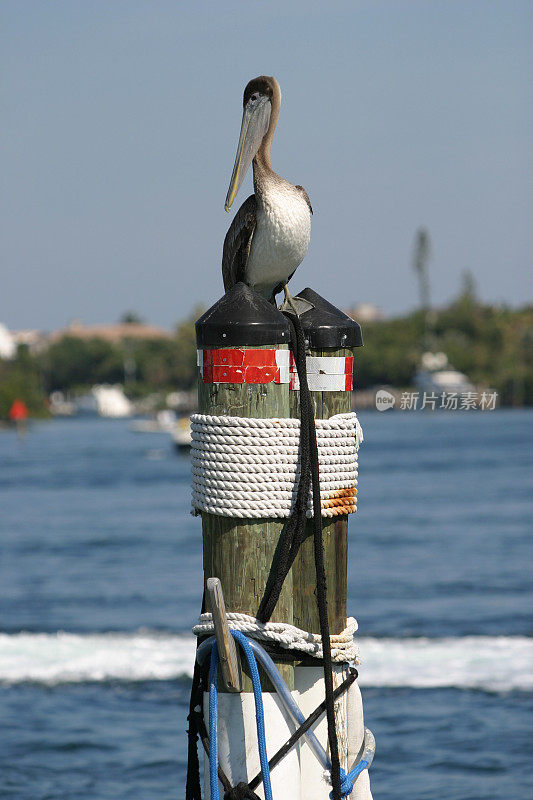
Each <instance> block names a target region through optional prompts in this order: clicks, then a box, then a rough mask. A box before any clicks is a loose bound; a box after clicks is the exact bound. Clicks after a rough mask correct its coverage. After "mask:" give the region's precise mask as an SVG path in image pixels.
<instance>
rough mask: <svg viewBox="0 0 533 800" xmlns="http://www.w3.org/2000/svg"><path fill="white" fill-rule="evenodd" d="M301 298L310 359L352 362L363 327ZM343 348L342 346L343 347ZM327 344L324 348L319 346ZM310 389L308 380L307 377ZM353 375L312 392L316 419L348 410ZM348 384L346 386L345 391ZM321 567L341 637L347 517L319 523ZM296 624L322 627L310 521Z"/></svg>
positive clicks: (295, 412)
mask: <svg viewBox="0 0 533 800" xmlns="http://www.w3.org/2000/svg"><path fill="white" fill-rule="evenodd" d="M298 296H299V297H301V298H303V299H305V300H308V301H309V302H311V303H313V305H314V308H313V309H312V310H310V311H308V312H306V313H304V314H302V315H301V317H300V321H301V323H302V327H303V329H304V333H305V337H306V344H308V347H309V349H308V355H309V356H311V357H312V356H316V357H328V358H334V357H340V358H343V359H344V358H352V357H353V353H354V348H356V347H360V346H361V345H362V338H361V329H360V327H359V325H358V324H357V323H356V322H354V321H353V320H352V319H350V318H349V317H348V316H347V315H346V314H344V313H343V312H342V311H340V310H339V309H337V308H335V307H334V306H332V305H331V304H330V303H328V302H327V301H325V300H324V298H322V297H320V295H318V294H317V293H316V292H314V291H312V290H311V289H305V290H304V291H303V292H300V294H299V295H298ZM341 344H345V345H346V346H344V347H342V346H340V345H341ZM321 345H328V346H321ZM309 383H310V387H311V386H312V376H311V375H310V376H309ZM350 383H351V376H350V379H349V380H348V376H347V380H346V383H345V387H344V389H343V390H338V391H334V390H331V389H321V390H315V391H313V390H312V389H311V399H312V402H313V406H314V412H315V418H316V419H329V418H330V417H332V416H334V415H335V414H346V413H348V412H349V411H351V404H352V392H351V385H350ZM347 385H348V386H349V387H350V388H349V389H347V388H346V387H347ZM289 406H290V413H291V416H292V417H299V415H300V392H299V391H298V390H291V391H290V399H289ZM322 531H323V535H322V537H323V539H322V540H323V544H324V566H325V570H326V581H327V601H328V616H329V625H330V630H331V633H332V634H336V633H340V632H341V631H342V630H344V628H345V626H346V593H347V570H348V515H347V514H343V515H340V516H336V517H323V519H322ZM293 589H294V605H293V618H294V624H295V625H296V626H297V627H298V628H302V629H303V630H306V631H313V632H318V631H319V630H320V623H319V617H318V607H317V602H316V578H315V558H314V546H313V529H312V520H308V522H307V534H306V538H305V540H304V542H303V543H302V546H301V548H300V552H299V553H298V556H297V557H296V560H295V562H294V565H293Z"/></svg>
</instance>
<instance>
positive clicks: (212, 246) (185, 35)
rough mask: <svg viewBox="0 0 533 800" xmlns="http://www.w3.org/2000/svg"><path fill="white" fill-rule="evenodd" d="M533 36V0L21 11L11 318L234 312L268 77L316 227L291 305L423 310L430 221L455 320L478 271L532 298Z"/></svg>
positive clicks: (13, 38)
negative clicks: (276, 89)
mask: <svg viewBox="0 0 533 800" xmlns="http://www.w3.org/2000/svg"><path fill="white" fill-rule="evenodd" d="M532 34H533V3H531V2H530V0H527V1H526V2H515V0H498V2H495V1H493V0H479V1H476V2H473V1H472V0H442V2H438V1H437V0H374V1H373V2H370V0H364V1H361V2H357V0H350V1H348V0H347V1H346V2H335V0H329V2H327V3H326V2H312V0H298V1H297V2H290V1H289V0H285V1H284V2H279V1H278V0H253V1H252V0H223V1H222V0H220V1H217V2H214V0H213V1H212V2H201V0H169V1H168V2H166V0H151V1H150V2H138V1H137V0H113V1H112V2H110V0H91V2H87V1H86V0H63V1H62V2H58V1H57V0H46V1H45V0H31V1H30V0H3V2H2V4H1V6H0V67H1V74H2V87H1V107H2V113H1V117H2V128H3V134H2V151H1V156H0V173H1V182H2V187H1V209H0V211H1V213H0V241H1V260H2V265H1V282H0V321H3V322H5V323H6V324H8V325H9V326H10V327H13V328H19V327H39V328H44V329H50V328H54V327H57V326H60V325H63V324H65V323H66V322H67V321H68V320H69V319H72V318H75V317H77V318H80V319H81V320H82V321H83V322H86V323H92V322H102V321H113V320H116V319H117V318H118V316H119V315H120V313H121V312H123V311H124V310H126V309H134V310H137V311H138V312H139V313H140V314H141V315H142V316H143V317H145V318H146V319H148V320H150V321H152V322H154V323H158V324H161V325H165V326H170V325H171V324H173V323H174V322H175V321H176V320H178V319H180V318H182V317H184V316H185V315H186V314H188V312H189V311H190V310H191V308H192V306H193V305H194V304H196V303H211V302H213V301H214V300H215V299H216V298H217V297H219V296H220V295H221V294H222V282H221V277H220V258H221V249H222V242H223V238H224V234H225V231H226V229H227V227H228V225H229V223H230V221H231V216H230V215H228V214H226V213H225V212H224V198H225V195H226V191H227V187H228V182H229V178H230V174H231V169H232V166H233V159H234V155H235V148H236V143H237V136H238V130H239V126H240V117H241V97H242V90H243V87H244V85H245V84H246V82H247V81H248V80H249V79H250V78H252V77H255V76H256V75H258V74H262V73H263V74H264V73H266V74H271V75H275V76H276V77H277V78H278V80H279V82H280V84H281V88H282V92H283V102H282V109H281V117H280V123H279V126H278V129H277V133H276V138H275V141H274V148H273V155H272V160H273V164H274V168H275V169H276V170H277V171H278V172H279V173H280V174H281V175H283V176H284V177H286V178H287V179H289V180H291V181H293V182H294V183H301V184H302V185H303V186H305V187H306V189H307V191H308V193H309V195H310V197H311V201H312V203H313V207H314V210H315V216H314V218H313V230H312V237H311V246H310V250H309V253H308V255H307V257H306V259H305V261H304V262H303V264H302V265H301V266H300V267H299V269H298V272H297V273H296V276H295V277H294V279H293V281H292V289H293V291H297V290H298V289H300V288H303V287H304V286H307V285H310V286H312V287H313V288H315V289H316V290H317V291H319V292H321V293H322V294H324V295H325V296H326V297H328V298H329V299H330V300H331V301H333V302H335V303H336V304H338V305H347V304H350V303H355V302H363V301H364V302H374V303H376V304H378V305H380V306H381V307H382V308H384V309H385V310H386V311H387V312H389V313H391V312H392V313H395V312H400V311H404V310H406V309H408V308H411V307H413V305H414V304H415V303H416V297H417V293H416V283H415V278H414V275H413V273H412V270H411V267H410V257H411V250H412V242H413V236H414V233H415V231H416V229H417V227H418V226H419V225H421V224H423V225H425V226H427V228H428V229H429V231H430V235H431V238H432V242H433V249H434V257H433V260H432V262H431V284H432V296H433V300H434V302H435V303H437V304H442V303H444V302H446V301H447V300H449V299H450V298H451V297H452V296H453V295H454V294H455V293H456V292H457V290H458V286H459V282H460V276H461V273H462V271H463V270H465V269H469V270H471V271H472V272H473V273H474V275H475V277H476V280H477V282H478V287H479V293H480V295H481V297H482V298H483V299H485V300H490V301H499V302H506V303H509V304H513V305H517V304H522V303H524V302H526V301H528V300H531V299H532V296H533V280H532V263H531V262H532V253H533V164H532V160H533V159H532V142H533V104H532V102H531V101H532V97H531V86H532V80H533V57H532V48H531V42H532V39H533V36H532ZM250 187H251V181H250V178H248V179H247V181H246V183H245V185H244V186H243V188H242V189H241V193H240V195H239V197H238V202H237V203H236V206H234V207H235V208H236V207H238V205H239V202H242V200H244V199H245V197H246V196H247V194H248V192H249V190H250Z"/></svg>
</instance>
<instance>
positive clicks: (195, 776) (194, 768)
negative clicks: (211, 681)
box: [185, 590, 205, 800]
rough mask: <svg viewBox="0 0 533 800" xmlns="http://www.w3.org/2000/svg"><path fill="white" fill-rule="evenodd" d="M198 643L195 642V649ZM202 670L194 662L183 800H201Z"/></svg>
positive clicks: (203, 598)
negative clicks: (198, 716) (198, 717)
mask: <svg viewBox="0 0 533 800" xmlns="http://www.w3.org/2000/svg"><path fill="white" fill-rule="evenodd" d="M204 611H205V590H204V593H203V597H202V614H203V613H204ZM198 645H199V641H198V640H196V649H198ZM202 683H203V670H202V667H201V666H200V664H199V663H198V660H197V659H195V660H194V672H193V676H192V686H191V696H190V698H189V715H188V717H187V720H188V722H189V727H188V729H187V736H188V747H187V783H186V786H185V800H202V787H201V786H200V763H199V761H198V726H197V724H196V718H195V713H196V709H197V708H200V709H201V708H202V706H203V701H204V698H203V686H202Z"/></svg>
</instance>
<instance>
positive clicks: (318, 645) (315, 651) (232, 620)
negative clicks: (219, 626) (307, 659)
mask: <svg viewBox="0 0 533 800" xmlns="http://www.w3.org/2000/svg"><path fill="white" fill-rule="evenodd" d="M227 618H228V625H229V627H230V628H233V629H234V630H238V631H241V633H244V634H246V636H250V637H251V638H252V639H256V640H257V641H262V642H272V643H274V644H278V645H280V646H281V647H283V648H284V649H286V650H296V651H298V652H300V653H305V654H306V655H309V656H312V657H313V658H322V637H321V636H320V634H319V633H309V632H308V631H303V630H301V629H300V628H296V627H295V626H294V625H289V624H288V623H286V622H266V623H263V622H259V620H257V619H256V618H255V617H252V616H250V615H249V614H238V613H231V612H230V613H228V614H227ZM357 627H358V625H357V620H356V619H354V617H348V619H347V620H346V627H345V629H344V630H343V631H342V632H341V633H339V634H336V635H332V636H330V637H329V639H330V642H331V659H332V661H335V662H337V663H338V662H343V663H346V662H348V661H353V662H355V663H356V664H358V663H359V648H358V647H357V645H356V643H355V641H354V634H355V632H356V630H357ZM192 632H193V633H194V634H195V635H196V636H212V635H213V633H214V632H215V628H214V625H213V618H212V616H211V614H210V613H209V612H206V613H205V614H200V617H199V618H198V624H197V625H195V626H194V627H193V629H192Z"/></svg>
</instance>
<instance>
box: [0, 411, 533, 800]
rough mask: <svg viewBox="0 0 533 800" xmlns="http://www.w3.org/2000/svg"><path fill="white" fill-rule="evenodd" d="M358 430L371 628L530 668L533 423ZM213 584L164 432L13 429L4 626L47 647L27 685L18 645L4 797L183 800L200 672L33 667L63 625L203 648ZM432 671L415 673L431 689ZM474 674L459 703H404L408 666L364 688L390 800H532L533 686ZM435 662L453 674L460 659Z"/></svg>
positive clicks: (362, 592) (5, 518)
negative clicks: (194, 676) (66, 674)
mask: <svg viewBox="0 0 533 800" xmlns="http://www.w3.org/2000/svg"><path fill="white" fill-rule="evenodd" d="M360 419H361V422H362V425H363V428H364V432H365V442H364V444H363V445H362V447H361V451H360V478H359V510H358V513H357V515H356V516H355V517H352V519H351V522H350V561H349V563H350V582H349V603H348V605H349V610H350V613H352V614H354V615H355V616H356V617H357V618H358V621H359V628H360V633H361V635H362V636H364V637H370V639H372V641H374V642H375V643H376V644H377V645H379V643H380V642H381V640H382V639H383V638H384V637H393V638H394V639H397V640H399V641H400V643H401V642H405V643H406V644H405V647H406V652H407V651H408V650H409V647H410V645H409V642H411V641H412V637H428V644H431V642H433V641H434V640H440V639H442V637H451V639H450V641H453V642H455V643H456V647H457V648H459V649H461V648H462V647H463V642H464V649H465V653H466V655H467V656H468V648H469V647H471V642H472V641H476V640H475V639H474V640H471V639H470V638H466V637H495V636H500V637H507V638H506V639H505V640H503V641H504V646H505V648H506V649H508V650H509V652H510V653H511V654H512V653H513V652H514V650H513V649H512V648H514V647H515V644H516V641H517V640H516V638H515V637H523V636H529V635H531V608H532V607H533V603H532V599H533V598H532V593H533V590H532V587H531V580H530V570H531V567H530V564H531V547H532V545H531V535H530V534H531V512H532V503H531V497H532V486H531V468H530V460H531V449H532V434H531V431H532V428H533V413H531V412H529V411H513V412H511V411H498V412H492V413H475V412H471V413H469V412H466V413H458V412H456V413H449V414H438V413H434V414H432V413H428V414H423V413H409V412H398V413H393V412H387V413H383V414H378V413H374V414H371V413H368V414H361V415H360ZM201 583H202V579H201V531H200V523H199V521H198V520H197V519H195V518H193V517H191V516H190V514H189V463H188V457H187V456H178V455H176V454H175V453H174V452H173V450H172V449H171V446H170V443H169V441H168V440H167V439H166V438H165V437H162V436H160V435H157V434H153V435H152V434H142V435H140V434H135V433H133V432H131V431H130V430H129V427H128V422H125V421H107V420H65V421H53V422H49V423H42V424H35V425H34V426H33V427H32V428H31V430H30V432H29V434H28V435H27V437H26V438H25V439H24V440H23V441H22V442H19V441H18V440H17V439H16V437H15V435H14V434H13V433H12V432H0V587H1V588H0V600H1V605H0V609H1V617H0V630H1V631H3V632H4V633H5V634H7V636H6V637H4V639H5V641H6V642H7V643H8V644H9V642H11V641H18V636H17V635H18V634H19V632H22V631H23V632H27V633H34V634H47V636H44V637H39V636H36V637H35V636H34V637H33V638H32V636H28V637H27V638H26V639H24V638H23V639H22V640H21V641H22V644H23V646H24V648H26V650H24V652H22V651H21V653H22V654H20V653H19V651H17V653H19V655H17V658H19V657H20V659H21V661H20V674H21V675H22V676H23V677H22V678H21V679H20V680H17V679H16V677H15V678H13V675H15V676H16V675H17V663H18V662H15V666H14V668H13V664H12V663H11V667H9V664H8V661H7V656H6V652H7V651H6V652H4V653H3V652H2V646H1V645H0V679H2V676H3V678H4V683H3V685H2V686H1V687H0V797H12V798H20V800H45V798H47V799H48V800H51V799H52V798H58V799H59V798H71V797H72V798H74V797H76V798H91V799H92V798H94V800H118V799H119V798H126V797H128V798H135V800H149V799H150V800H155V798H169V800H170V798H175V799H176V800H178V799H181V798H183V797H184V777H185V769H186V735H185V729H186V719H185V717H186V705H187V700H188V692H189V687H190V678H189V675H188V669H184V670H182V671H181V674H177V675H176V676H175V677H174V678H173V679H171V680H168V679H164V680H163V679H162V680H148V681H147V680H140V679H135V675H134V676H133V678H132V679H131V680H124V679H119V678H111V679H109V678H105V679H103V678H99V677H98V668H97V667H98V665H97V664H96V663H95V664H92V662H91V660H90V659H91V654H90V652H89V654H86V653H84V658H85V662H84V663H85V666H84V667H83V669H81V668H80V676H81V677H80V678H79V680H76V678H75V677H74V678H72V679H71V681H70V682H69V683H66V682H65V681H64V680H63V679H62V678H61V677H60V676H59V674H58V673H55V672H54V669H55V667H53V666H52V667H51V672H50V676H49V679H46V680H44V679H42V678H41V677H35V675H34V674H33V672H32V663H35V664H36V665H39V663H40V660H41V661H42V660H43V659H44V658H46V657H48V655H49V650H50V647H52V646H53V642H54V636H53V634H55V633H56V632H57V631H60V630H63V631H71V632H78V633H80V634H82V637H81V639H80V641H82V642H83V641H85V640H84V638H83V637H85V636H88V635H89V634H93V633H98V632H113V631H115V632H117V637H120V636H121V635H122V634H125V633H129V634H133V633H135V632H139V631H141V632H142V630H143V629H146V630H148V631H150V632H154V631H156V632H159V633H160V635H161V637H162V638H163V639H164V637H165V635H167V634H170V633H172V634H174V633H183V634H184V636H186V635H187V634H188V631H189V630H190V627H191V625H192V624H193V621H194V620H195V617H196V615H197V613H198V609H199V604H200V600H201ZM87 641H90V640H89V639H87ZM50 643H52V644H50ZM21 646H22V645H21ZM383 647H384V651H383V653H384V655H386V643H385V644H384V645H383ZM28 648H29V651H28V652H27V649H28ZM32 648H34V650H32ZM429 652H430V651H429V650H428V653H429ZM517 652H518V651H517ZM422 656H423V653H422ZM110 657H111V656H110ZM136 657H138V656H136ZM363 657H364V652H363ZM428 658H430V656H429V655H428ZM2 659H4V661H2ZM423 662H424V658H423V657H422V659H421V661H420V667H418V661H416V659H415V661H414V662H410V663H413V664H414V666H413V667H412V668H410V669H412V670H414V671H416V670H418V669H419V668H420V670H421V672H420V675H421V676H422V675H423V671H424V670H425V669H426V668H427V667H428V663H425V662H424V663H423ZM467 662H468V664H469V666H468V668H467V669H466V668H465V674H464V676H463V675H460V676H459V677H457V676H455V677H454V679H453V681H450V684H451V685H450V686H448V687H447V688H401V687H400V688H391V686H390V683H391V681H392V680H393V679H394V678H395V677H397V676H398V675H400V676H401V675H402V673H401V669H403V668H404V667H402V666H401V665H395V664H394V663H390V664H387V665H386V667H387V669H388V670H389V673H388V677H386V679H385V680H383V685H372V676H371V675H369V676H367V679H366V684H367V686H366V688H363V698H364V703H365V715H366V722H367V724H368V725H369V727H370V728H371V729H372V730H373V731H374V733H375V735H376V739H377V753H376V759H375V761H374V765H373V767H372V788H373V792H374V797H375V798H376V800H398V799H399V798H401V797H409V798H410V800H426V799H427V800H429V798H432V800H433V798H436V797H438V796H443V797H446V798H447V800H492V799H493V798H496V797H500V798H511V797H512V798H515V797H516V798H521V799H523V798H527V797H533V780H532V779H531V775H530V768H529V764H528V758H529V757H530V753H529V752H528V749H529V742H530V741H531V736H530V732H529V737H528V731H527V720H528V715H530V714H531V710H532V707H533V697H532V694H531V692H530V691H528V686H530V684H526V683H524V684H523V685H522V684H521V683H520V682H518V683H517V682H516V681H514V682H513V681H511V680H509V685H508V686H506V685H505V681H504V683H503V684H501V682H500V690H499V691H495V690H494V689H492V688H491V687H490V683H487V686H486V688H479V686H480V685H481V686H484V685H485V684H483V683H481V684H479V682H478V684H477V688H476V689H475V690H472V689H471V688H468V684H469V683H471V678H472V677H475V674H474V673H475V671H476V669H477V667H476V660H475V654H474V656H472V658H470V660H468V658H467ZM28 664H29V666H28ZM87 664H88V666H86V665H87ZM6 665H7V666H6ZM144 666H145V665H142V664H139V669H140V668H141V667H143V668H144ZM482 666H483V667H484V668H486V663H485V664H483V665H482ZM500 666H501V665H500ZM429 667H430V668H431V674H432V675H433V676H434V675H435V674H437V675H439V674H440V673H441V671H442V672H446V670H447V663H446V661H445V660H443V661H442V664H441V663H431V664H429ZM496 667H498V664H496V663H495V669H496ZM4 668H5V669H4ZM135 668H136V664H135V663H134V664H133V665H132V669H133V672H134V673H135ZM480 668H481V665H480ZM10 669H11V672H10V671H9V670H10ZM13 669H14V672H13ZM87 669H88V670H89V674H90V680H88V679H87V677H86V673H87ZM3 670H4V671H3ZM24 670H27V676H28V677H27V679H26V678H24V675H26V672H24ZM84 670H85V672H84ZM91 670H92V671H91ZM362 670H364V667H362ZM397 670H399V672H398V671H397ZM504 672H505V670H504ZM139 674H141V673H139ZM424 674H425V673H424ZM84 675H85V677H83V676H84ZM6 676H7V678H6ZM412 677H413V675H412V674H409V675H406V683H409V680H407V678H412ZM414 677H415V678H416V675H415V676H414ZM463 677H464V679H463ZM504 677H505V676H504ZM411 683H412V681H411ZM369 684H370V685H369ZM387 684H388V685H387ZM415 684H416V680H415ZM363 686H364V684H363ZM502 687H503V688H502Z"/></svg>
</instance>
